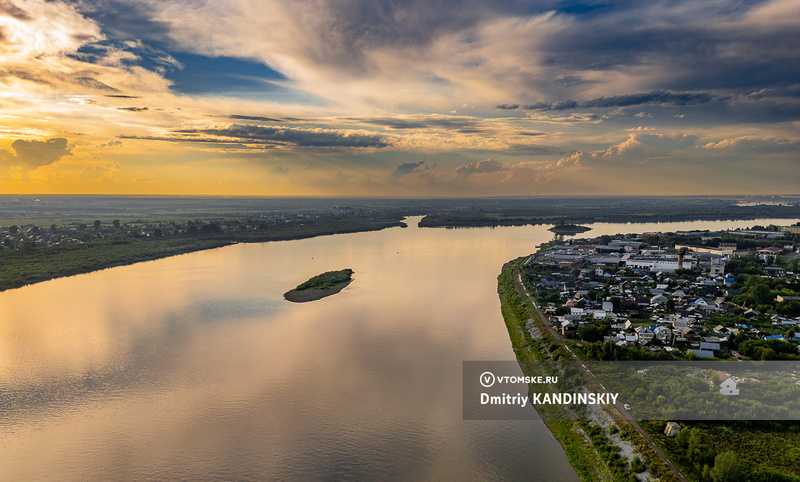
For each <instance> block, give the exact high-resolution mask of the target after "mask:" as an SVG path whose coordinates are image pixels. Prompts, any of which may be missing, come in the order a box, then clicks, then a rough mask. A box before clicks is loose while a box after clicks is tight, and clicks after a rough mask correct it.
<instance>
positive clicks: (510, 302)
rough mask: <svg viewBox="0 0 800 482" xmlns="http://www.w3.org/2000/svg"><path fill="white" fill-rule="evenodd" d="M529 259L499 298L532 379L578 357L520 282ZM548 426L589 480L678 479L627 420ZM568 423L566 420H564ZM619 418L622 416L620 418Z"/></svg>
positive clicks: (510, 268)
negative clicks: (547, 366) (623, 448)
mask: <svg viewBox="0 0 800 482" xmlns="http://www.w3.org/2000/svg"><path fill="white" fill-rule="evenodd" d="M525 260H526V258H519V259H517V260H514V261H512V262H509V263H507V264H506V265H505V266H503V270H502V272H501V273H500V276H499V277H498V294H499V295H500V303H501V310H502V314H503V319H504V320H505V324H506V328H507V329H508V334H509V337H510V339H511V344H512V347H513V349H514V352H515V354H516V357H517V360H518V361H519V362H520V366H521V367H522V369H523V372H524V373H525V374H526V375H531V376H536V375H538V373H536V372H533V371H532V370H534V369H535V367H536V366H537V364H539V363H542V362H547V361H549V360H560V359H569V358H570V357H571V356H572V355H571V354H570V353H569V352H568V351H567V350H566V348H565V347H564V346H563V343H561V342H560V341H559V340H557V339H555V337H553V336H552V334H551V333H550V332H549V330H548V329H547V327H546V326H545V321H544V320H541V319H540V318H539V317H538V315H537V314H536V310H535V308H534V307H533V304H532V303H531V302H530V301H529V300H528V299H527V297H526V296H524V295H523V294H522V293H523V288H522V286H521V284H520V283H519V282H518V278H517V277H518V273H519V270H520V268H521V267H522V266H523V264H524V262H525ZM541 389H547V387H545V386H543V385H531V390H541ZM554 409H561V408H559V407H554V406H549V407H548V406H545V407H538V408H537V410H554ZM543 415H544V416H543V418H544V421H545V424H546V425H547V426H548V428H549V429H550V431H551V432H552V433H553V435H554V436H555V437H556V439H557V440H558V441H559V442H560V443H561V445H562V446H563V447H564V450H565V452H566V454H567V458H568V459H569V461H570V464H572V466H573V467H574V468H575V471H576V472H577V474H578V476H579V477H580V478H581V480H584V481H636V480H639V479H638V478H637V476H636V474H637V473H643V472H645V471H647V472H648V473H649V475H650V476H653V477H658V478H660V480H662V481H674V480H678V479H677V478H676V477H675V476H674V475H673V474H672V473H671V472H670V471H669V469H668V467H667V466H666V465H665V464H664V462H663V461H662V460H661V459H660V458H659V457H658V456H657V455H656V453H655V452H654V451H653V450H652V449H651V448H650V447H649V446H648V445H647V443H646V442H645V440H644V439H643V438H642V437H641V435H640V434H639V433H638V432H636V431H635V430H634V429H633V427H631V426H630V425H629V424H628V423H627V422H626V421H625V420H622V419H618V420H615V421H614V423H611V424H609V425H608V426H607V427H606V426H604V425H601V424H599V423H596V422H593V421H587V420H582V421H575V420H568V419H553V418H554V417H552V415H553V414H543ZM562 418H564V417H562ZM614 418H618V417H614ZM611 439H621V440H624V441H625V443H627V444H628V445H630V446H633V447H634V448H635V449H636V451H637V454H635V455H634V456H633V457H632V458H631V459H630V460H627V459H625V458H623V457H622V456H621V455H620V453H619V451H620V449H619V446H617V445H614V444H612V443H611V442H610V440H611Z"/></svg>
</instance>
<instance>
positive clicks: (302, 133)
mask: <svg viewBox="0 0 800 482" xmlns="http://www.w3.org/2000/svg"><path fill="white" fill-rule="evenodd" d="M176 132H177V133H179V134H194V133H201V134H206V135H211V136H217V137H219V138H225V139H229V140H230V139H232V140H235V141H238V142H243V143H247V144H252V143H266V144H280V145H290V146H297V147H322V148H325V147H354V148H383V147H387V146H388V145H389V142H388V140H387V139H386V138H385V137H384V136H381V135H378V134H371V133H366V132H354V131H348V130H334V129H322V128H301V127H268V126H256V125H240V124H233V125H231V126H228V127H220V128H211V129H188V130H179V131H176Z"/></svg>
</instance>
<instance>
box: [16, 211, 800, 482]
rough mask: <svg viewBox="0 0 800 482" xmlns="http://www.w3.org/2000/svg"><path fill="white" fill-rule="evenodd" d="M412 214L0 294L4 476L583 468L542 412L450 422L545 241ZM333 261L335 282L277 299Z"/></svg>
mask: <svg viewBox="0 0 800 482" xmlns="http://www.w3.org/2000/svg"><path fill="white" fill-rule="evenodd" d="M417 219H418V218H413V219H411V220H410V221H411V223H410V224H411V225H412V227H410V228H408V229H400V228H395V229H389V230H384V231H380V232H373V233H356V234H348V235H338V236H329V237H323V238H315V239H308V240H300V241H291V242H275V243H264V244H240V245H235V246H229V247H225V248H220V249H215V250H209V251H203V252H199V253H192V254H187V255H182V256H176V257H173V258H168V259H163V260H158V261H152V262H146V263H140V264H137V265H133V266H126V267H120V268H114V269H109V270H104V271H99V272H95V273H90V274H87V275H80V276H75V277H71V278H64V279H59V280H53V281H49V282H45V283H41V284H38V285H33V286H28V287H25V288H22V289H18V290H12V291H8V292H5V293H0V480H115V479H145V478H147V479H215V478H217V479H225V480H263V479H322V478H324V479H390V480H392V479H394V480H398V479H399V480H442V479H464V480H475V479H485V480H498V479H501V480H543V481H544V480H547V481H554V480H565V481H572V480H577V477H576V475H575V473H574V471H573V470H572V469H571V467H570V466H569V464H568V463H567V460H566V457H565V455H564V453H563V450H562V449H561V447H560V445H559V444H558V443H557V442H556V441H555V440H554V439H553V438H552V436H551V435H550V433H549V432H548V431H547V429H546V427H545V426H544V425H543V423H542V422H541V421H539V420H534V421H464V420H462V419H461V363H462V361H464V360H513V353H512V351H511V349H510V342H509V341H508V336H507V333H506V331H505V327H504V325H503V322H502V318H501V317H500V314H499V301H498V299H497V294H496V276H497V274H498V272H499V270H500V267H501V265H502V264H503V263H504V262H505V261H508V260H510V259H512V258H515V257H517V256H521V255H524V254H528V253H530V252H532V251H534V250H535V245H537V244H539V243H541V242H543V241H546V240H548V239H549V238H550V237H551V235H550V233H549V232H547V231H546V230H545V229H544V227H541V226H540V227H508V228H496V229H459V230H445V229H417V228H415V227H413V226H415V225H416V220H417ZM794 221H795V220H792V221H791V222H794ZM770 222H771V221H770V220H756V221H740V222H734V221H721V222H696V223H685V222H684V223H668V224H623V225H620V224H597V225H594V226H593V227H594V230H593V231H591V232H589V233H587V234H586V236H595V235H601V234H614V233H617V232H642V231H651V230H676V229H697V228H711V229H717V228H722V227H726V228H727V227H747V226H751V225H753V224H769V223H770ZM776 223H778V224H789V222H786V221H777V222H776ZM346 267H349V268H352V269H353V270H355V281H354V282H353V283H352V284H351V285H350V286H348V287H347V288H346V289H345V290H344V291H342V292H341V293H340V294H338V295H336V296H333V297H330V298H325V299H323V300H319V301H315V302H311V303H304V304H292V303H288V302H286V301H284V300H283V297H282V293H283V292H285V291H287V290H288V289H290V288H292V287H294V286H295V285H297V284H299V283H300V282H302V281H305V280H306V279H307V278H309V277H311V276H313V275H315V274H318V273H320V272H322V271H327V270H332V269H341V268H346Z"/></svg>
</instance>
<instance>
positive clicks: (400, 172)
mask: <svg viewBox="0 0 800 482" xmlns="http://www.w3.org/2000/svg"><path fill="white" fill-rule="evenodd" d="M423 164H425V161H420V162H404V163H402V164H400V165H399V166H397V167H396V168H395V169H394V171H392V172H391V173H390V174H389V182H390V183H392V184H396V183H397V182H399V181H400V178H401V177H403V176H405V175H408V174H412V173H415V172H421V171H420V170H419V168H420V166H422V165H423Z"/></svg>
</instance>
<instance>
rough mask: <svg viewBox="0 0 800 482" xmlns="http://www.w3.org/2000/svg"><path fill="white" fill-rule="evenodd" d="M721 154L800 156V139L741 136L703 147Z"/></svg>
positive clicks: (710, 143)
mask: <svg viewBox="0 0 800 482" xmlns="http://www.w3.org/2000/svg"><path fill="white" fill-rule="evenodd" d="M703 148H704V149H710V150H714V151H720V152H729V153H737V154H749V155H757V156H763V155H769V154H777V153H786V154H792V153H793V154H800V139H787V138H785V137H770V138H763V137H755V136H741V137H734V138H729V139H723V140H721V141H717V142H709V143H707V144H705V145H704V146H703Z"/></svg>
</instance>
